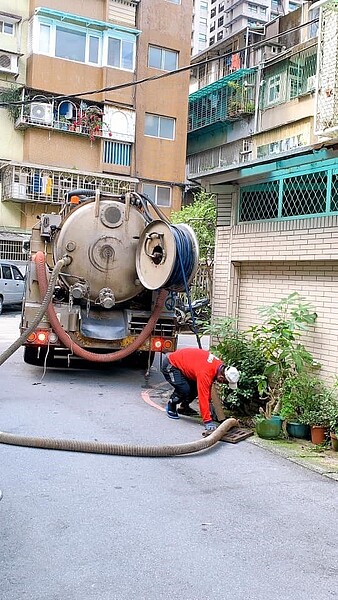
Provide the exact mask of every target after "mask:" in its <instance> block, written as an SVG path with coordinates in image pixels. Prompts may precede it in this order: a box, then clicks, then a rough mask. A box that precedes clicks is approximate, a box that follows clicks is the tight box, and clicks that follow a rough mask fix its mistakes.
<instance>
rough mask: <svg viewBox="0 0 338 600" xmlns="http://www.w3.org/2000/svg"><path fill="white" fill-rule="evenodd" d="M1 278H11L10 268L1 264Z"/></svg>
mask: <svg viewBox="0 0 338 600" xmlns="http://www.w3.org/2000/svg"><path fill="white" fill-rule="evenodd" d="M2 277H3V279H13V276H12V271H11V268H10V267H9V266H7V265H2Z"/></svg>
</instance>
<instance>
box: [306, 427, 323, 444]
mask: <svg viewBox="0 0 338 600" xmlns="http://www.w3.org/2000/svg"><path fill="white" fill-rule="evenodd" d="M310 429H311V442H312V443H313V444H315V445H318V444H322V443H323V442H325V438H326V432H327V427H325V426H324V425H311V427H310Z"/></svg>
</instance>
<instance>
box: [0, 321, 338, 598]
mask: <svg viewBox="0 0 338 600" xmlns="http://www.w3.org/2000/svg"><path fill="white" fill-rule="evenodd" d="M18 322H19V315H18V313H11V312H8V311H6V312H4V313H3V315H2V316H1V317H0V351H3V349H4V348H5V347H7V346H8V345H9V344H10V342H11V341H13V340H14V339H15V337H16V335H17V331H18V329H17V328H18ZM180 343H181V345H186V344H187V343H189V344H194V343H195V342H194V340H193V338H191V337H189V338H186V339H181V341H180ZM0 380H1V391H0V429H1V430H3V431H9V432H14V433H20V434H26V435H37V436H40V435H43V436H48V437H66V438H71V439H73V438H74V439H85V440H93V439H98V440H102V441H113V442H118V443H131V444H142V445H156V444H162V443H171V444H175V443H182V442H187V441H191V440H195V439H200V436H201V431H202V429H201V426H200V425H199V424H198V423H196V422H194V421H192V420H191V419H190V420H188V419H180V421H172V420H170V419H168V418H167V416H166V415H165V413H164V412H163V410H161V408H163V406H160V405H159V406H158V408H156V407H154V406H151V405H149V404H147V403H146V402H145V401H144V397H145V394H144V392H148V391H149V390H152V389H156V387H157V386H158V385H159V384H160V383H161V382H162V381H163V380H162V376H161V374H160V373H159V372H158V363H156V362H155V365H154V367H153V369H152V371H151V376H150V379H149V381H147V382H146V381H145V379H144V376H143V373H142V372H141V371H130V370H127V369H124V368H122V367H121V366H116V365H114V366H112V367H111V368H109V369H105V370H97V369H94V370H93V369H91V370H84V369H81V370H76V369H70V370H65V371H61V370H53V369H48V370H47V371H46V373H44V372H43V369H41V368H38V367H32V366H29V365H26V364H24V363H23V361H22V351H21V350H18V351H17V352H16V353H15V354H14V355H13V356H12V357H11V358H10V359H9V360H8V361H7V362H6V363H5V364H4V365H2V367H1V371H0ZM142 392H143V395H142ZM0 453H1V454H0V456H1V463H0V464H1V471H0V487H1V488H2V490H3V492H4V497H3V499H2V501H1V503H0V531H1V533H0V590H1V591H0V598H1V600H47V599H48V600H66V599H67V600H68V599H69V600H83V599H85V600H161V599H163V598H164V599H170V600H176V599H177V600H216V599H217V600H219V599H226V600H228V599H229V600H230V599H231V600H243V599H245V600H309V599H314V600H328V599H330V598H336V596H337V584H338V550H337V545H336V537H337V531H338V517H337V483H336V482H335V481H333V480H329V479H326V478H323V477H321V476H320V475H318V474H317V473H314V472H312V471H309V470H307V469H303V468H302V467H300V466H298V465H296V464H293V463H289V462H287V461H285V460H284V459H283V458H281V457H279V456H276V455H274V454H271V453H269V452H267V451H266V450H264V449H262V448H259V447H256V446H254V445H252V444H250V443H248V442H246V441H244V442H240V443H239V444H236V445H232V444H224V443H219V444H218V445H217V446H215V447H214V448H213V449H212V450H209V451H207V452H204V453H198V454H194V455H190V456H185V457H184V456H181V457H173V458H161V459H159V458H134V457H123V456H122V457H119V456H104V455H91V454H79V453H71V452H56V451H49V450H39V449H33V448H18V447H11V446H4V445H3V446H0Z"/></svg>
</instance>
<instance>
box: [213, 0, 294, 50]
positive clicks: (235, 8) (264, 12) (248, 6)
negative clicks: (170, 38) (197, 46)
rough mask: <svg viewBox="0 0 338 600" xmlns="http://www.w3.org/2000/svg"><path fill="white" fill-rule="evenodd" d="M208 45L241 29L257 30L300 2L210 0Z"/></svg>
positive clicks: (283, 0) (291, 9) (287, 0)
mask: <svg viewBox="0 0 338 600" xmlns="http://www.w3.org/2000/svg"><path fill="white" fill-rule="evenodd" d="M210 1H211V5H210V29H209V45H210V46H212V45H213V44H215V43H217V42H220V41H221V40H223V39H225V38H228V37H229V36H231V35H232V34H235V33H238V32H239V31H241V30H243V29H246V28H248V29H257V28H258V29H259V28H261V27H262V26H264V25H266V24H267V23H268V22H269V21H272V20H273V19H275V18H276V17H279V16H281V15H286V14H288V13H289V12H292V11H293V10H296V9H297V8H299V7H300V6H301V4H302V0H250V1H249V0H210Z"/></svg>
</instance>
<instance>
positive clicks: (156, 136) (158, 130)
mask: <svg viewBox="0 0 338 600" xmlns="http://www.w3.org/2000/svg"><path fill="white" fill-rule="evenodd" d="M148 116H149V117H155V118H156V119H158V126H157V132H158V134H157V135H153V134H151V133H146V126H147V117H148ZM162 119H163V120H164V119H165V120H167V121H171V122H172V125H173V128H172V129H173V131H172V133H173V137H163V136H161V135H160V130H161V120H162ZM175 134H176V119H175V118H174V117H165V116H163V115H155V114H154V113H145V116H144V135H145V136H146V137H152V138H156V139H160V140H168V141H170V142H171V141H174V140H175Z"/></svg>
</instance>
